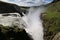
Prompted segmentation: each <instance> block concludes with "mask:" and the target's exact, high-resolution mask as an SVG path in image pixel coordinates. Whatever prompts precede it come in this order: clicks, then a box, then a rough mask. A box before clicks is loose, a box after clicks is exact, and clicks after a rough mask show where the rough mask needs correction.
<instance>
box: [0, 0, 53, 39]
mask: <svg viewBox="0 0 60 40" xmlns="http://www.w3.org/2000/svg"><path fill="white" fill-rule="evenodd" d="M1 1H4V2H7V3H12V4H17V5H18V6H25V7H30V9H29V12H28V13H27V15H25V16H23V17H22V19H23V20H24V21H25V23H26V24H27V26H26V27H25V30H26V32H27V33H29V34H30V35H32V38H33V40H44V39H43V35H44V33H43V26H42V20H41V19H40V15H41V13H42V12H44V11H45V7H44V6H43V5H46V4H48V3H51V2H52V1H53V0H18V1H17V0H13V1H12V0H1ZM34 6H36V7H34ZM38 6H39V7H38Z"/></svg>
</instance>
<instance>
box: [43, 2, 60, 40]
mask: <svg viewBox="0 0 60 40" xmlns="http://www.w3.org/2000/svg"><path fill="white" fill-rule="evenodd" d="M45 14H46V15H45V16H44V17H43V21H44V23H43V24H44V27H45V29H47V31H48V32H47V34H48V33H49V32H53V34H52V35H54V34H56V33H57V32H60V2H57V3H53V4H52V5H50V6H49V7H48V9H47V11H46V12H45ZM48 36H49V35H48ZM48 39H49V38H48ZM48 39H47V40H48Z"/></svg>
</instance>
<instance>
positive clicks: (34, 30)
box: [23, 7, 45, 40]
mask: <svg viewBox="0 0 60 40" xmlns="http://www.w3.org/2000/svg"><path fill="white" fill-rule="evenodd" d="M44 11H45V8H44V7H32V8H30V9H29V12H28V14H27V15H26V16H24V17H23V20H24V21H25V22H26V24H27V27H26V28H25V30H26V32H27V33H29V34H30V35H32V38H33V39H34V40H43V35H44V33H43V26H42V20H41V19H40V15H41V13H43V12H44Z"/></svg>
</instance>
